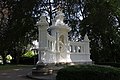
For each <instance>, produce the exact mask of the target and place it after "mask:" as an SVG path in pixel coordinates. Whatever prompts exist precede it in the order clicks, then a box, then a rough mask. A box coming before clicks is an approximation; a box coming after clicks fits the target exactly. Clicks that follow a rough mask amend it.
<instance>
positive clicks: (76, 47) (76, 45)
mask: <svg viewBox="0 0 120 80" xmlns="http://www.w3.org/2000/svg"><path fill="white" fill-rule="evenodd" d="M69 51H70V53H84V43H82V42H71V41H70V45H69Z"/></svg>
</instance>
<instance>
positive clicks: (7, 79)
mask: <svg viewBox="0 0 120 80" xmlns="http://www.w3.org/2000/svg"><path fill="white" fill-rule="evenodd" d="M2 68H3V69H2ZM32 68H33V65H19V66H14V67H11V66H7V67H6V66H0V80H32V79H29V78H27V77H26V74H28V73H29V72H30V71H31V69H32Z"/></svg>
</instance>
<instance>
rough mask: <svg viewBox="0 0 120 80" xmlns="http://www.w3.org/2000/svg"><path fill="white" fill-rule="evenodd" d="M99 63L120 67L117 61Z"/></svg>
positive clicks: (100, 63)
mask: <svg viewBox="0 0 120 80" xmlns="http://www.w3.org/2000/svg"><path fill="white" fill-rule="evenodd" d="M95 64H97V65H107V66H112V67H118V68H119V67H120V63H115V62H99V63H95Z"/></svg>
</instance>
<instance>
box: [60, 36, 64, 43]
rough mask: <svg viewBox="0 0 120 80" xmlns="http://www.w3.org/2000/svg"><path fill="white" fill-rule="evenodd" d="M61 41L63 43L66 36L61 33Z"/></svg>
mask: <svg viewBox="0 0 120 80" xmlns="http://www.w3.org/2000/svg"><path fill="white" fill-rule="evenodd" d="M59 41H61V42H62V43H64V36H63V35H61V36H60V37H59Z"/></svg>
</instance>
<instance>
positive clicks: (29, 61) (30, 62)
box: [19, 56, 38, 65]
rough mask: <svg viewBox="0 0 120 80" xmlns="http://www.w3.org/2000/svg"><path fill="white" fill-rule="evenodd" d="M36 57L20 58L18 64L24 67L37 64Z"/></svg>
mask: <svg viewBox="0 0 120 80" xmlns="http://www.w3.org/2000/svg"><path fill="white" fill-rule="evenodd" d="M37 60H38V58H37V56H33V57H20V61H19V64H25V65H33V64H36V63H37Z"/></svg>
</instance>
